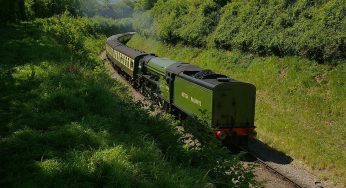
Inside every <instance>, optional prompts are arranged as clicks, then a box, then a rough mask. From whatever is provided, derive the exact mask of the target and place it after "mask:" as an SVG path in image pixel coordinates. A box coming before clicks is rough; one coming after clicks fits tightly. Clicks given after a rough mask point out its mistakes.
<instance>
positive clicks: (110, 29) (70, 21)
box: [37, 14, 131, 59]
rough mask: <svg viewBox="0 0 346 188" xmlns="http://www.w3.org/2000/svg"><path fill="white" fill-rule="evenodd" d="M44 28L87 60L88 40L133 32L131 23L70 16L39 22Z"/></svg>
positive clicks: (128, 21) (64, 15)
mask: <svg viewBox="0 0 346 188" xmlns="http://www.w3.org/2000/svg"><path fill="white" fill-rule="evenodd" d="M37 22H38V23H40V24H41V26H42V27H43V30H45V31H47V32H50V33H52V34H54V35H55V37H57V38H58V40H60V41H61V42H63V43H64V44H65V45H66V46H67V47H68V48H70V49H71V50H73V51H75V53H77V54H80V58H81V59H83V58H87V57H88V53H90V52H88V51H85V48H84V47H83V45H84V41H86V40H87V39H88V38H98V37H100V34H102V35H107V36H109V35H112V34H114V33H120V32H125V31H129V30H131V21H130V20H128V19H124V20H113V19H109V18H103V17H93V18H86V17H81V18H78V19H75V18H73V17H71V16H69V14H63V15H61V16H55V17H52V18H49V19H41V20H38V21H37Z"/></svg>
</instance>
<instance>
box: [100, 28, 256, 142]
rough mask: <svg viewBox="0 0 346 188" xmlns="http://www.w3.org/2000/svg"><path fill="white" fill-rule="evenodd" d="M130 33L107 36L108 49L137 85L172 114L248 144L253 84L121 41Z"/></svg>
mask: <svg viewBox="0 0 346 188" xmlns="http://www.w3.org/2000/svg"><path fill="white" fill-rule="evenodd" d="M133 34H134V33H124V34H119V35H115V36H112V37H110V38H108V40H107V44H106V52H107V57H108V58H109V59H110V61H111V62H112V63H113V66H114V67H115V68H116V69H117V70H118V71H119V72H120V73H122V74H123V75H124V76H125V77H126V78H127V79H128V80H129V81H130V83H132V85H133V86H134V87H135V88H137V89H139V90H140V91H141V92H142V93H143V94H144V95H146V96H148V97H150V98H151V99H152V100H154V101H155V102H157V103H158V104H159V105H162V106H163V107H164V108H165V109H166V110H167V111H168V112H170V113H174V114H177V115H181V116H185V115H189V116H195V117H197V118H199V119H202V120H204V121H206V122H207V123H208V124H209V125H210V126H211V127H212V128H213V129H214V133H215V135H216V136H217V137H218V138H220V139H221V140H223V141H227V142H228V141H231V142H232V143H242V144H246V141H247V138H248V136H249V135H250V134H251V132H253V130H254V128H255V126H254V117H255V99H256V88H255V86H254V85H252V84H249V83H244V82H240V81H237V80H234V79H231V78H229V77H227V76H225V75H220V74H216V73H214V72H212V71H210V70H203V69H201V68H199V67H197V66H194V65H191V64H188V63H182V62H176V61H173V60H169V59H166V58H159V57H156V56H155V55H154V54H148V53H144V52H141V51H138V50H135V49H132V48H130V47H128V46H126V45H124V43H126V42H127V41H126V40H128V39H129V37H131V36H132V35H133Z"/></svg>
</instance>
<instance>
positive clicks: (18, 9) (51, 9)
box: [0, 0, 134, 22]
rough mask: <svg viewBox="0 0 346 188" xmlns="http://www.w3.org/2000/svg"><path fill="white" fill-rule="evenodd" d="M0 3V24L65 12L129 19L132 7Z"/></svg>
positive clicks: (81, 1)
mask: <svg viewBox="0 0 346 188" xmlns="http://www.w3.org/2000/svg"><path fill="white" fill-rule="evenodd" d="M1 3H2V4H1V7H0V21H1V22H13V21H20V20H30V19H35V18H46V17H51V16H54V15H60V14H63V13H65V12H69V13H70V14H71V15H74V16H77V15H78V16H88V17H92V16H102V17H107V18H129V17H131V16H132V13H133V6H134V3H133V2H132V1H131V0H114V1H112V0H3V1H2V2H1Z"/></svg>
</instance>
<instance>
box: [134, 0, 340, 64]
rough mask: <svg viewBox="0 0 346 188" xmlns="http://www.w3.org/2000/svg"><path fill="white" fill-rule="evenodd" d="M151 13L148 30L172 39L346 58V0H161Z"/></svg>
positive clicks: (265, 52)
mask: <svg viewBox="0 0 346 188" xmlns="http://www.w3.org/2000/svg"><path fill="white" fill-rule="evenodd" d="M149 12H150V14H151V16H152V20H153V21H152V25H151V28H148V27H145V28H146V29H145V30H144V33H145V34H146V35H148V31H149V32H150V35H152V36H154V37H156V38H158V39H160V40H163V41H167V42H170V43H177V42H183V43H186V44H189V45H192V46H201V47H206V46H208V47H217V48H221V49H228V50H230V49H238V50H242V51H245V52H251V53H257V54H260V55H270V54H274V55H277V56H284V55H298V56H303V57H308V58H310V59H314V60H317V61H319V62H323V61H326V62H327V61H328V62H330V61H338V60H342V59H345V58H346V53H345V51H346V18H345V17H346V0H330V1H325V0H320V1H310V0H272V1H270V0H261V1H257V0H250V1H242V0H235V1H231V2H228V1H224V0H207V1H199V0H192V1H182V0H178V1H173V0H167V1H164V0H158V1H157V2H156V3H155V5H154V7H153V8H152V9H151V10H150V11H149ZM146 17H149V18H150V16H148V15H146ZM149 23H150V22H149ZM138 26H139V27H138ZM140 26H142V25H140V24H138V25H136V24H135V28H136V29H137V30H139V31H141V30H142V27H140Z"/></svg>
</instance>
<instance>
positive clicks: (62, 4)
mask: <svg viewBox="0 0 346 188" xmlns="http://www.w3.org/2000/svg"><path fill="white" fill-rule="evenodd" d="M82 1H83V0H26V12H27V14H28V17H30V18H45V17H51V16H53V15H59V14H62V13H64V12H65V11H68V12H70V13H71V14H72V15H79V14H80V6H81V3H82Z"/></svg>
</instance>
